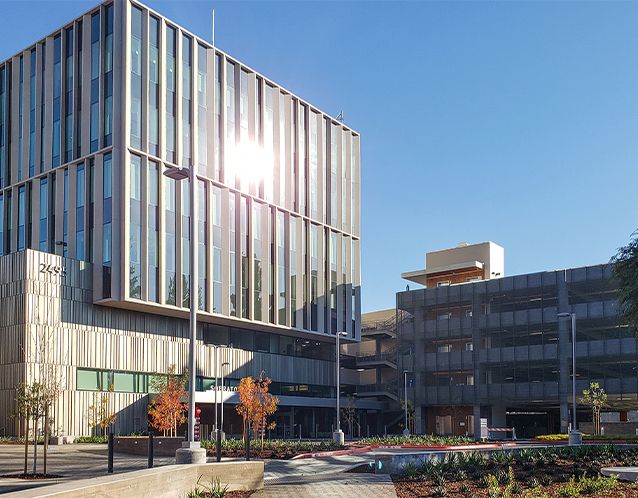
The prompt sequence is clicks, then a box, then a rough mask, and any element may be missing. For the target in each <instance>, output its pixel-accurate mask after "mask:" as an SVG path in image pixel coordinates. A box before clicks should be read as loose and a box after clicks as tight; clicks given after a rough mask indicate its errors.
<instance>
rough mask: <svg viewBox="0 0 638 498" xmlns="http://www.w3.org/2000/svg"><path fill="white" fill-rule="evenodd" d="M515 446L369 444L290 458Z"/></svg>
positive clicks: (510, 444) (508, 444) (511, 444)
mask: <svg viewBox="0 0 638 498" xmlns="http://www.w3.org/2000/svg"><path fill="white" fill-rule="evenodd" d="M509 446H516V443H492V444H468V445H465V446H407V445H406V446H401V445H395V446H390V445H371V446H364V447H361V448H355V449H353V450H336V451H321V452H317V453H304V454H303V455H297V456H294V457H292V458H291V460H300V459H302V458H321V457H329V456H338V455H350V454H351V453H363V452H366V451H370V450H372V449H380V450H487V449H490V448H502V447H509Z"/></svg>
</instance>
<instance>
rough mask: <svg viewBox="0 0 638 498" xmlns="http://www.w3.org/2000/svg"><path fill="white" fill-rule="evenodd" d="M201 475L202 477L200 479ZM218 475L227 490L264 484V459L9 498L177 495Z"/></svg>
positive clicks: (158, 471)
mask: <svg viewBox="0 0 638 498" xmlns="http://www.w3.org/2000/svg"><path fill="white" fill-rule="evenodd" d="M200 476H201V478H200ZM216 477H218V478H219V479H220V481H221V484H222V486H225V485H228V491H232V490H253V489H261V488H263V487H264V462H263V461H250V462H220V463H209V464H204V465H171V466H166V467H156V468H154V469H144V470H136V471H133V472H126V473H124V474H112V475H109V476H102V477H96V478H93V479H83V480H80V481H71V482H66V483H63V484H54V485H52V486H43V487H38V488H35V489H29V490H24V491H18V492H15V493H8V494H6V495H4V496H5V497H6V498H36V497H42V498H130V497H132V496H134V497H135V498H146V497H148V498H175V497H176V496H182V495H184V494H186V493H187V492H188V491H190V490H191V489H193V488H194V487H195V486H196V485H197V480H198V479H199V482H200V484H204V485H206V484H210V482H211V480H212V479H214V478H216Z"/></svg>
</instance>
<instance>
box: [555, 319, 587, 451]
mask: <svg viewBox="0 0 638 498" xmlns="http://www.w3.org/2000/svg"><path fill="white" fill-rule="evenodd" d="M558 317H559V318H567V317H571V319H572V403H573V407H572V430H571V432H570V433H569V444H570V445H572V446H573V445H580V444H582V442H583V435H582V434H581V433H580V431H578V430H576V313H558Z"/></svg>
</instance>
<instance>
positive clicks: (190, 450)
mask: <svg viewBox="0 0 638 498" xmlns="http://www.w3.org/2000/svg"><path fill="white" fill-rule="evenodd" d="M164 176H166V177H167V178H171V179H173V180H175V181H176V182H179V181H182V180H186V179H189V180H190V185H189V186H190V227H189V228H190V235H191V240H190V245H191V246H190V327H189V329H190V334H189V348H188V349H189V353H188V437H187V438H186V441H184V442H183V443H182V447H181V448H178V449H177V451H176V452H175V463H177V464H180V463H182V464H183V463H196V464H199V463H206V450H205V449H204V448H202V447H201V445H200V443H199V441H195V378H196V376H195V369H196V366H197V365H196V360H195V354H196V350H195V346H196V339H197V296H198V292H197V289H198V287H197V198H196V195H197V188H196V183H197V176H196V174H195V170H194V169H188V168H173V167H169V168H167V169H166V170H165V171H164Z"/></svg>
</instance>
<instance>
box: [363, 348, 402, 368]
mask: <svg viewBox="0 0 638 498" xmlns="http://www.w3.org/2000/svg"><path fill="white" fill-rule="evenodd" d="M356 358H357V364H360V363H371V362H381V361H387V362H390V363H392V364H393V365H395V366H396V363H397V347H396V346H392V347H391V348H388V349H386V350H385V351H380V352H375V353H362V352H359V353H357V356H356Z"/></svg>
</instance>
